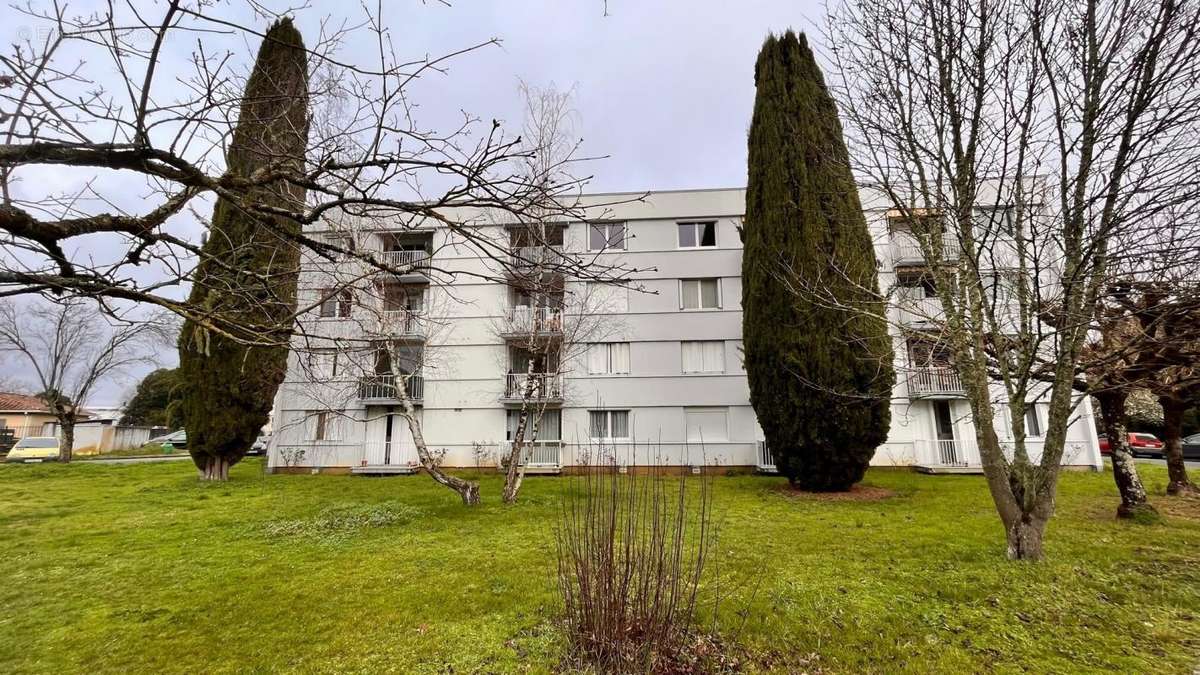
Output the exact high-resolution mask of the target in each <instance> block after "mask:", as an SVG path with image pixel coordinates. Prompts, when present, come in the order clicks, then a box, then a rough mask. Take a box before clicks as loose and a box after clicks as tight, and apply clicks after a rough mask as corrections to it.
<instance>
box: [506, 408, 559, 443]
mask: <svg viewBox="0 0 1200 675" xmlns="http://www.w3.org/2000/svg"><path fill="white" fill-rule="evenodd" d="M526 414H527V415H528V419H527V420H526V422H525V440H527V441H535V440H536V441H558V440H562V411H561V410H558V409H557V408H556V409H554V410H543V411H542V419H541V421H540V422H538V431H537V437H536V438H535V437H534V436H533V424H534V422H535V421H537V415H538V413H537V411H536V410H530V411H527V413H526ZM520 423H521V411H520V410H509V411H508V423H507V425H506V429H505V434H506V435H505V440H508V441H511V440H514V439H515V438H516V435H517V426H518V425H520Z"/></svg>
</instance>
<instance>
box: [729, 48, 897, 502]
mask: <svg viewBox="0 0 1200 675" xmlns="http://www.w3.org/2000/svg"><path fill="white" fill-rule="evenodd" d="M754 81H755V86H756V87H757V95H756V97H755V100H754V118H753V120H752V121H751V124H750V138H749V167H748V168H749V182H748V185H747V190H746V219H745V220H746V222H745V228H744V232H743V239H744V249H743V253H742V256H743V257H742V284H743V285H742V310H743V319H742V322H743V323H742V333H743V337H744V340H745V359H746V373H747V376H748V377H749V380H750V401H751V403H752V404H753V406H754V411H755V413H756V414H757V416H758V420H759V423H760V424H761V425H762V428H763V431H764V433H765V435H766V440H767V444H768V446H769V447H770V449H771V451H772V452H773V454H774V456H775V462H776V464H777V466H778V467H779V470H780V471H781V472H783V473H784V474H785V475H786V476H787V477H788V480H790V481H791V483H792V484H793V485H794V486H796V487H800V488H803V489H808V490H846V489H849V488H850V487H851V486H852V485H853V484H854V483H856V482H858V481H859V480H861V479H862V476H863V473H864V472H865V471H866V469H867V465H868V463H869V462H870V460H871V456H872V455H874V453H875V448H876V447H877V446H878V445H879V444H880V443H882V442H883V441H884V440H885V439H886V438H887V433H888V425H889V422H890V405H889V400H890V396H891V390H892V385H893V384H894V382H895V373H894V371H893V369H892V348H891V340H890V338H889V337H888V333H887V326H886V324H885V322H884V319H883V316H882V313H883V311H884V304H883V301H882V298H881V297H880V295H879V282H878V279H877V276H876V274H877V271H876V261H875V252H874V248H873V245H872V242H871V236H870V233H869V232H868V231H867V224H866V220H865V219H864V218H863V213H862V206H861V204H860V203H859V198H858V190H857V188H856V186H855V183H854V178H853V176H852V174H851V172H850V163H849V156H848V154H847V152H846V144H845V141H844V139H843V138H842V125H841V122H840V121H839V120H838V115H837V108H836V107H835V105H834V102H833V99H832V98H831V97H830V95H829V92H828V90H827V89H826V87H825V80H824V78H823V77H822V75H821V71H820V69H819V68H818V67H817V64H816V61H815V59H814V58H813V54H812V51H811V50H810V49H809V46H808V41H807V40H806V38H805V36H804V35H803V34H801V35H800V36H796V35H795V34H794V33H792V32H791V31H788V32H787V33H785V34H784V35H782V36H779V37H777V36H774V35H771V36H769V37H768V38H767V40H766V42H765V43H764V44H763V47H762V51H760V52H759V55H758V62H757V64H756V65H755V69H754Z"/></svg>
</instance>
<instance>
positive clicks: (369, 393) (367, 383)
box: [358, 375, 425, 403]
mask: <svg viewBox="0 0 1200 675" xmlns="http://www.w3.org/2000/svg"><path fill="white" fill-rule="evenodd" d="M404 388H405V390H406V392H407V393H408V398H409V400H411V401H412V402H413V403H420V402H421V401H423V400H424V399H425V378H423V377H421V376H420V375H406V376H404ZM358 398H359V399H360V400H363V401H399V400H400V388H399V386H398V383H397V380H396V376H395V375H367V376H364V377H362V378H360V379H359V381H358Z"/></svg>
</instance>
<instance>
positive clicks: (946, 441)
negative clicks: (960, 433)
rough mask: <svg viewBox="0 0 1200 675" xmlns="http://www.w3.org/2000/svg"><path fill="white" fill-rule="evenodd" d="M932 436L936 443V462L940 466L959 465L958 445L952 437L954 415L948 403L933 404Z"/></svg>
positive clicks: (937, 402)
mask: <svg viewBox="0 0 1200 675" xmlns="http://www.w3.org/2000/svg"><path fill="white" fill-rule="evenodd" d="M933 423H934V435H935V438H936V439H937V440H936V443H937V450H938V461H940V462H941V463H942V464H948V465H952V464H960V463H961V460H960V459H959V456H958V443H957V440H956V439H955V437H954V414H953V411H952V410H951V409H950V401H934V402H933Z"/></svg>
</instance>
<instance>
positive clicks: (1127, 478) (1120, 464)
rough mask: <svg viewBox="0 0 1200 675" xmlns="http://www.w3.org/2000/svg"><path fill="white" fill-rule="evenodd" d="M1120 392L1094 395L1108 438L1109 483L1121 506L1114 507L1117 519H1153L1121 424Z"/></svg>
mask: <svg viewBox="0 0 1200 675" xmlns="http://www.w3.org/2000/svg"><path fill="white" fill-rule="evenodd" d="M1126 398H1127V394H1126V393H1125V392H1123V391H1117V390H1108V391H1103V392H1100V393H1098V394H1096V399H1097V400H1098V401H1100V415H1101V417H1103V418H1104V433H1105V435H1106V436H1108V448H1109V454H1110V455H1111V456H1112V465H1113V480H1115V481H1116V483H1117V491H1118V492H1120V493H1121V505H1120V506H1118V507H1117V517H1118V518H1133V519H1136V518H1143V517H1152V518H1153V517H1157V515H1158V511H1156V510H1155V509H1154V507H1153V506H1151V505H1150V500H1149V497H1148V496H1147V494H1146V488H1145V486H1143V485H1142V479H1141V478H1140V477H1139V476H1138V472H1137V465H1136V464H1134V461H1133V452H1131V451H1130V449H1129V429H1128V427H1127V426H1126V422H1125V399H1126Z"/></svg>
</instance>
